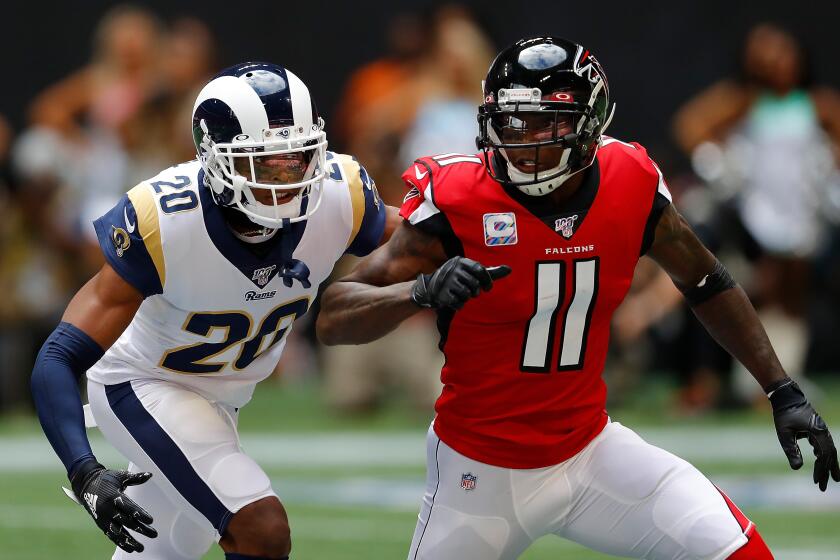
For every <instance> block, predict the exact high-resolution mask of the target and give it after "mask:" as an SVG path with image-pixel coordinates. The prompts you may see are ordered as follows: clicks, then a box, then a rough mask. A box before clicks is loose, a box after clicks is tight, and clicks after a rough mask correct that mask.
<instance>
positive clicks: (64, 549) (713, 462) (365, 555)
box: [0, 384, 840, 560]
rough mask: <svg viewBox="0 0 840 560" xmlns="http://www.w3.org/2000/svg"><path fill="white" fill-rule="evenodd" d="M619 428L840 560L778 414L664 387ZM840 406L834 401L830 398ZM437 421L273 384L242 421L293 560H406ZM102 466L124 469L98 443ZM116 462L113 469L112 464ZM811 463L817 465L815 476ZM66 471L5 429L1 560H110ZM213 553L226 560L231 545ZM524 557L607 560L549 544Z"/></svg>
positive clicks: (813, 549) (832, 496)
mask: <svg viewBox="0 0 840 560" xmlns="http://www.w3.org/2000/svg"><path fill="white" fill-rule="evenodd" d="M825 388H826V391H825V395H826V396H825V397H824V399H823V401H822V402H821V403H820V406H819V408H820V410H821V411H822V412H823V415H824V416H825V417H826V420H827V421H828V422H829V425H832V426H840V385H828V386H825ZM640 395H644V396H643V397H640V398H638V399H635V400H634V401H632V402H631V403H629V404H628V405H627V406H625V407H623V408H621V409H617V410H612V411H611V413H612V415H613V418H614V419H617V420H619V421H621V422H623V423H624V424H626V425H629V426H631V427H633V428H634V429H637V430H638V431H639V432H640V433H642V435H643V436H645V437H647V438H649V439H650V440H651V441H653V442H654V443H657V444H659V445H662V446H663V447H666V448H668V449H671V450H673V451H675V452H676V453H677V454H680V455H682V456H684V457H685V458H686V459H688V460H690V461H692V462H693V463H694V464H696V465H697V466H698V467H700V468H701V470H703V471H704V472H705V473H706V474H707V475H708V476H709V477H710V478H711V479H712V480H713V481H715V482H716V483H718V484H719V485H721V486H722V487H724V489H725V490H727V491H728V492H729V493H730V494H731V495H733V497H734V498H735V499H736V501H738V502H740V503H741V504H742V505H743V506H744V508H743V509H744V510H745V511H746V512H747V514H748V515H750V516H751V518H752V520H753V521H755V522H756V524H757V525H758V526H759V528H760V529H761V532H762V534H763V535H764V537H765V539H766V540H767V542H768V544H770V546H771V547H773V549H774V553H775V554H776V558H777V559H780V560H827V559H838V560H840V532H839V531H838V530H837V528H838V527H840V485H836V486H838V488H831V489H830V490H829V492H828V493H827V494H825V495H823V494H821V493H820V492H819V491H818V490H816V489H815V488H814V487H813V486H812V485H810V484H809V480H810V472H799V473H791V472H790V471H789V469H788V468H787V465H786V460H785V458H784V456H783V455H782V453H781V450H779V449H777V444H776V443H775V441H774V434H773V431H772V424H771V420H770V416H769V412H766V411H765V412H740V413H732V414H726V415H714V416H709V417H703V418H692V419H682V418H672V417H667V415H665V416H663V414H662V413H661V412H658V411H661V410H663V409H665V389H664V388H663V387H661V386H660V385H653V386H652V387H651V389H650V390H647V391H641V392H640ZM829 397H831V398H829ZM428 421H429V418H428V417H425V416H423V415H418V414H417V413H409V412H406V411H405V409H404V407H403V406H402V405H401V403H400V401H399V400H395V401H394V402H392V403H391V404H390V405H389V407H388V408H387V409H386V410H384V411H382V412H381V413H379V414H377V415H375V416H373V417H370V418H366V419H355V420H348V419H347V418H340V417H335V416H332V415H330V414H329V413H328V412H327V411H326V410H324V408H323V407H322V405H321V404H320V402H319V399H318V397H317V394H316V393H315V391H314V389H312V388H311V387H308V386H298V387H287V388H281V387H280V386H278V385H277V384H264V385H263V386H261V387H260V388H259V389H258V391H257V395H256V397H255V400H254V402H253V403H252V404H251V405H249V406H248V407H247V408H246V409H245V410H244V411H243V413H242V416H241V426H242V433H243V444H244V445H245V448H246V451H248V452H249V453H252V454H253V455H254V457H255V458H256V459H257V460H258V462H259V463H260V464H262V465H263V466H264V467H265V468H266V471H267V472H268V473H269V475H270V476H271V477H272V481H273V483H274V487H275V489H276V490H277V491H278V493H279V494H280V495H281V497H282V498H283V499H284V501H285V503H286V506H287V509H288V511H289V515H290V519H291V524H292V534H293V541H294V551H293V555H292V556H293V558H294V559H295V560H301V559H332V558H336V559H348V560H352V559H359V560H362V559H364V560H385V559H389V560H390V559H400V558H404V556H405V554H406V551H407V549H408V544H409V541H410V539H411V535H412V532H413V529H414V521H415V519H416V514H417V508H418V507H419V500H420V497H421V493H422V487H423V476H424V465H423V460H424V453H425V449H424V446H423V435H424V432H425V430H426V427H427V425H428ZM94 447H95V450H96V451H97V453H98V454H100V453H101V455H100V458H102V459H103V460H106V461H119V459H118V457H117V456H115V455H114V454H113V452H109V451H108V450H107V448H106V447H105V446H104V445H103V443H102V442H101V441H100V440H98V439H95V441H94ZM112 464H113V463H112ZM810 468H811V463H810V462H806V466H805V469H803V471H805V470H810ZM62 484H65V481H64V477H63V474H62V472H61V469H60V464H59V462H58V460H57V459H55V458H54V457H53V456H52V455H51V451H49V450H48V447H47V444H46V442H45V440H43V438H42V437H41V436H40V431H39V430H38V428H37V425H36V424H34V423H33V421H32V419H31V418H26V417H17V418H11V419H8V418H7V419H5V420H3V421H2V422H0V543H2V546H0V558H2V559H7V558H8V559H16V560H29V559H31V560H46V559H53V558H61V559H62V560H74V559H85V560H87V559H98V558H109V557H110V553H111V550H112V548H111V546H110V545H109V543H108V541H107V540H106V539H105V537H104V536H103V535H101V534H100V533H99V532H98V530H97V529H96V528H95V527H94V525H93V523H92V522H91V521H90V520H89V519H88V518H87V516H86V514H85V513H84V512H83V511H82V510H81V508H79V507H78V506H76V505H74V504H72V503H71V502H70V501H69V500H68V499H67V498H66V497H64V496H63V494H62V493H61V490H60V488H59V487H60V486H61V485H62ZM206 558H212V559H216V560H221V559H222V558H223V555H222V554H221V553H220V551H218V550H211V552H210V553H209V554H208V555H207V557H206ZM522 558H523V559H524V560H549V559H551V560H590V559H604V558H607V556H605V555H602V554H597V553H594V552H590V551H587V550H585V549H583V548H581V547H579V546H577V545H575V544H573V543H569V542H566V541H561V540H560V539H557V538H543V539H541V540H540V541H538V542H537V543H536V544H535V545H534V546H533V547H532V548H531V549H530V550H528V552H526V554H524V555H523V556H522Z"/></svg>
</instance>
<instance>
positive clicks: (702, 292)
mask: <svg viewBox="0 0 840 560" xmlns="http://www.w3.org/2000/svg"><path fill="white" fill-rule="evenodd" d="M734 287H735V280H733V279H732V276H730V275H729V272H727V270H726V268H725V267H724V266H723V264H721V262H720V261H715V267H714V268H713V269H712V271H711V272H710V273H708V274H707V275H706V276H704V277H703V279H702V280H701V281H700V282H699V283H698V284H697V285H696V286H691V287H690V288H686V289H684V290H682V293H683V296H685V299H687V300H688V303H689V305H692V306H694V305H700V304H701V303H703V302H704V301H707V300H709V299H711V298H712V297H714V296H716V295H717V294H719V293H721V292H725V291H726V290H728V289H730V288H734Z"/></svg>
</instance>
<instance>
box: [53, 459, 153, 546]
mask: <svg viewBox="0 0 840 560" xmlns="http://www.w3.org/2000/svg"><path fill="white" fill-rule="evenodd" d="M151 477H152V473H148V472H142V473H130V472H128V471H112V470H110V469H106V468H105V467H103V466H102V465H100V464H99V463H97V462H96V461H93V460H92V461H89V462H88V463H86V464H84V465H82V466H81V467H80V469H79V471H78V472H77V473H76V474H75V476H73V478H72V479H71V480H70V485H71V486H72V487H73V492H74V493H75V494H76V497H77V498H78V501H79V503H80V504H82V507H84V508H85V509H86V510H87V512H88V513H89V514H90V515H91V516H92V517H93V519H94V521H96V524H97V525H98V526H99V528H100V529H102V531H103V532H104V533H105V534H106V535H107V536H108V538H109V539H111V540H112V541H114V543H115V544H116V545H117V546H118V547H120V548H121V549H123V550H125V551H126V552H143V545H142V544H140V543H139V542H137V540H136V539H135V538H134V537H132V536H131V535H130V534H129V532H128V531H127V530H126V529H131V530H132V531H137V532H138V533H140V534H141V535H144V536H147V537H149V538H155V537H157V531H155V530H154V529H153V528H152V526H151V523H152V516H151V515H149V514H148V513H147V512H146V510H144V509H143V508H141V507H140V506H138V505H137V504H136V503H134V500H132V499H131V498H129V497H128V496H126V495H125V494H124V493H123V492H125V489H126V488H127V487H128V486H134V485H137V484H143V483H144V482H146V481H147V480H149V479H150V478H151Z"/></svg>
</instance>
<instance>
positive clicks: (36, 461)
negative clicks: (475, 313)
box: [0, 425, 784, 472]
mask: <svg viewBox="0 0 840 560" xmlns="http://www.w3.org/2000/svg"><path fill="white" fill-rule="evenodd" d="M639 433H640V434H641V435H642V437H644V438H645V439H646V440H648V441H649V442H651V443H653V444H655V445H658V446H660V447H662V448H664V449H667V450H668V451H670V452H672V453H674V454H676V455H679V456H680V457H683V458H684V459H687V460H689V461H707V462H708V461H715V462H716V461H723V462H726V461H739V462H746V461H762V460H766V459H771V460H783V459H784V457H783V456H782V453H781V450H780V449H779V444H778V442H777V441H776V438H775V433H774V432H773V430H772V426H769V425H768V427H767V428H732V429H728V428H685V427H681V428H650V429H643V430H639ZM91 440H92V443H93V447H94V451H95V452H96V453H97V456H99V457H100V458H101V460H103V461H105V462H108V463H121V462H123V461H124V460H123V459H122V458H121V457H120V456H119V454H118V453H117V452H116V451H114V450H113V448H111V446H110V445H108V444H107V443H106V442H105V441H104V440H103V439H102V438H101V436H99V434H97V433H96V432H91ZM242 442H243V446H244V448H245V451H246V452H247V453H248V454H249V455H251V456H252V457H253V458H254V459H255V460H256V461H257V462H258V463H259V464H261V465H263V466H264V467H265V468H267V469H271V468H283V467H287V468H288V467H304V468H306V467H315V466H319V467H329V466H353V467H383V466H384V467H417V466H422V465H423V464H424V461H425V458H426V457H425V453H426V446H425V434H423V433H420V432H388V433H373V432H349V433H341V434H337V433H309V434H282V435H269V434H244V435H243V436H242ZM0 449H2V453H0V472H3V471H33V470H41V471H47V470H60V466H61V465H60V463H59V462H58V459H57V458H56V457H55V455H54V454H53V452H52V450H51V449H50V447H49V445H48V443H47V440H46V438H43V437H40V436H8V437H5V438H0Z"/></svg>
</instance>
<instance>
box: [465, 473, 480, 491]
mask: <svg viewBox="0 0 840 560" xmlns="http://www.w3.org/2000/svg"><path fill="white" fill-rule="evenodd" d="M477 479H478V477H477V476H475V475H474V474H473V473H464V474H462V475H461V488H463V489H464V490H467V491H469V490H475V481H476V480H477Z"/></svg>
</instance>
